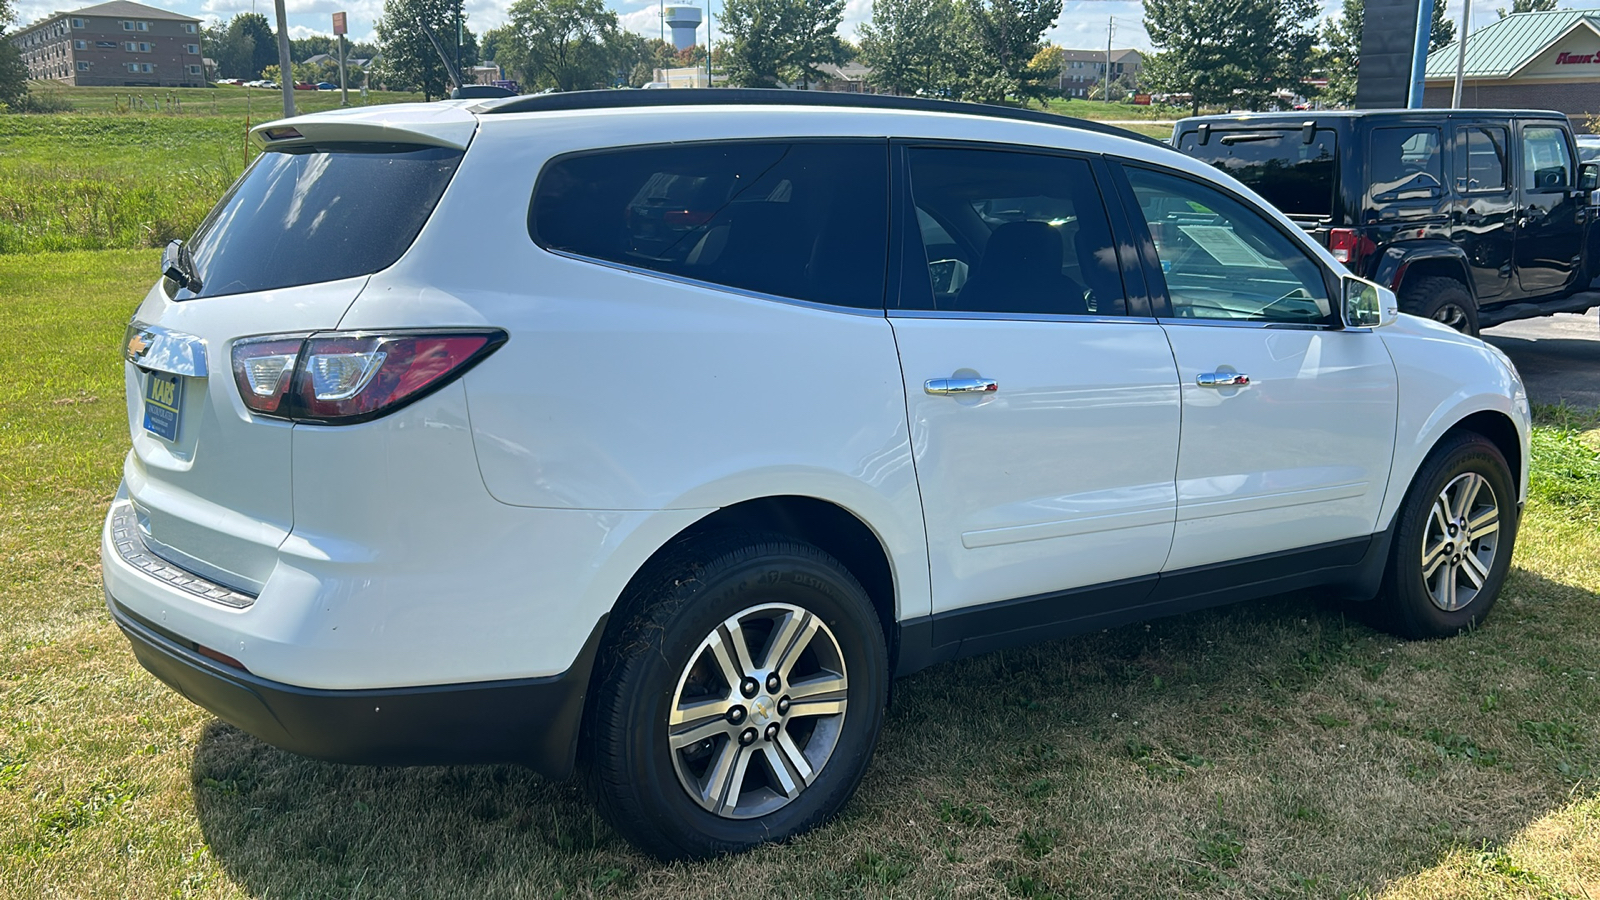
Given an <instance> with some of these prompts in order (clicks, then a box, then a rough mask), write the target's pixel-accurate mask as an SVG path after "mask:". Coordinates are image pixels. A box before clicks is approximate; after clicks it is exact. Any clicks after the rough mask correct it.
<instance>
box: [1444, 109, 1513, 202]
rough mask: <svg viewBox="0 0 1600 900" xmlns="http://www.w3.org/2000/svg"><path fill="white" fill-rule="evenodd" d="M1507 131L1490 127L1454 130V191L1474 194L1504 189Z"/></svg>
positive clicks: (1467, 126) (1471, 126)
mask: <svg viewBox="0 0 1600 900" xmlns="http://www.w3.org/2000/svg"><path fill="white" fill-rule="evenodd" d="M1506 162H1507V160H1506V130H1505V129H1504V128H1500V127H1497V126H1492V125H1466V126H1462V127H1460V128H1457V129H1456V190H1458V191H1461V192H1463V193H1468V194H1473V193H1480V192H1495V191H1503V190H1505V189H1506V170H1507V168H1508V167H1507V165H1506Z"/></svg>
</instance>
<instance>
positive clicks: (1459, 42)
mask: <svg viewBox="0 0 1600 900" xmlns="http://www.w3.org/2000/svg"><path fill="white" fill-rule="evenodd" d="M1471 13H1472V0H1461V33H1460V34H1458V35H1456V85H1455V88H1454V89H1453V90H1452V91H1451V92H1450V108H1451V109H1460V108H1461V76H1462V75H1463V74H1464V73H1465V72H1466V70H1467V17H1468V16H1469V15H1470V14H1471Z"/></svg>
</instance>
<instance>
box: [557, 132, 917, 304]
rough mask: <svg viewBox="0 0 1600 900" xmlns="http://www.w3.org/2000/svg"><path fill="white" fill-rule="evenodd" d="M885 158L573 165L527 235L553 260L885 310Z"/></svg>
mask: <svg viewBox="0 0 1600 900" xmlns="http://www.w3.org/2000/svg"><path fill="white" fill-rule="evenodd" d="M888 183H889V178H888V150H887V146H886V145H885V144H884V143H882V142H874V143H866V142H863V143H742V142H741V143H726V144H699V145H691V146H670V147H642V148H637V149H629V150H620V151H608V152H602V153H593V154H587V155H583V156H569V157H565V158H563V159H559V160H556V161H555V162H553V163H551V164H550V165H549V166H548V167H546V169H545V171H544V173H543V174H542V175H540V177H539V185H538V187H537V188H536V189H535V192H534V199H533V209H532V212H531V213H530V227H531V230H532V232H533V236H534V239H535V240H536V241H538V242H539V243H540V245H542V246H544V247H546V248H548V249H551V250H562V251H565V252H568V253H575V254H578V255H580V256H588V257H593V258H595V259H601V260H607V261H610V262H617V263H625V264H627V265H630V266H638V267H640V268H644V269H651V270H654V271H657V272H665V273H668V274H671V275H678V276H682V277H685V278H694V279H697V280H700V281H709V282H713V283H716V284H721V285H727V286H729V287H735V288H741V289H743V290H749V291H757V292H760V293H763V294H774V295H777V296H782V297H793V298H796V299H799V300H810V301H814V302H817V303H832V304H838V305H843V306H855V307H862V308H874V309H875V308H881V307H882V305H883V281H884V266H885V259H886V255H885V254H886V245H887V243H888V230H889V229H888V206H889V200H888V193H889V189H888Z"/></svg>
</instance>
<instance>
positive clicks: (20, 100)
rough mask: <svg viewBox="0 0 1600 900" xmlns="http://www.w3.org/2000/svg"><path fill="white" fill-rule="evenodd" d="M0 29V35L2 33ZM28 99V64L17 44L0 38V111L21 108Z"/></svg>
mask: <svg viewBox="0 0 1600 900" xmlns="http://www.w3.org/2000/svg"><path fill="white" fill-rule="evenodd" d="M4 33H5V32H4V31H3V30H0V35H4ZM27 101H28V65H27V63H24V62H23V61H22V52H21V51H19V50H18V49H17V45H16V44H13V43H11V42H10V41H8V40H4V39H0V112H4V111H6V110H8V109H9V110H11V111H13V112H15V111H17V110H19V109H22V108H23V107H24V106H25V105H26V104H27Z"/></svg>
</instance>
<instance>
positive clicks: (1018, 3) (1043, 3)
mask: <svg viewBox="0 0 1600 900" xmlns="http://www.w3.org/2000/svg"><path fill="white" fill-rule="evenodd" d="M1061 2H1062V0H958V3H959V6H958V7H957V9H958V11H959V13H960V15H959V16H958V17H957V23H958V26H959V27H960V28H961V29H962V31H963V32H964V40H963V41H961V47H962V50H963V51H964V53H963V56H964V57H965V60H964V62H965V65H963V67H962V69H963V72H962V74H961V77H960V79H959V80H958V85H959V87H960V92H961V95H962V96H963V97H965V98H967V99H972V100H977V101H979V102H981V103H1004V102H1005V101H1006V98H1007V97H1014V98H1016V99H1019V100H1021V101H1023V102H1024V103H1026V102H1027V101H1028V100H1029V99H1043V98H1044V96H1045V94H1046V93H1048V91H1049V87H1050V84H1051V83H1052V82H1054V81H1055V80H1056V78H1057V77H1058V76H1059V72H1048V73H1045V72H1040V71H1039V70H1037V69H1031V68H1029V66H1028V63H1029V62H1031V61H1032V60H1033V58H1034V56H1035V55H1037V54H1038V52H1039V51H1040V50H1041V49H1043V47H1044V43H1043V37H1044V33H1045V30H1046V29H1048V28H1049V27H1050V26H1051V25H1054V24H1055V21H1056V19H1059V18H1061Z"/></svg>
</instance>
